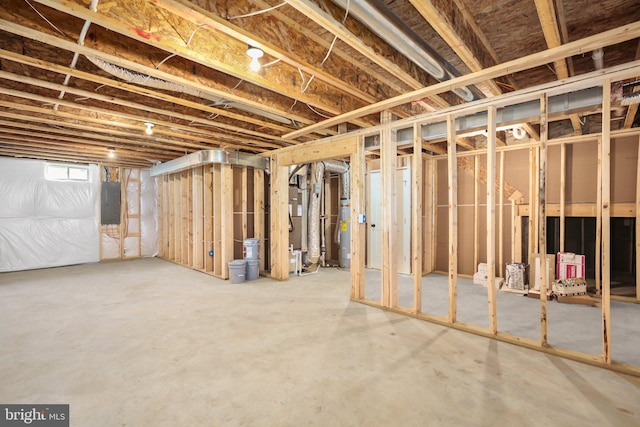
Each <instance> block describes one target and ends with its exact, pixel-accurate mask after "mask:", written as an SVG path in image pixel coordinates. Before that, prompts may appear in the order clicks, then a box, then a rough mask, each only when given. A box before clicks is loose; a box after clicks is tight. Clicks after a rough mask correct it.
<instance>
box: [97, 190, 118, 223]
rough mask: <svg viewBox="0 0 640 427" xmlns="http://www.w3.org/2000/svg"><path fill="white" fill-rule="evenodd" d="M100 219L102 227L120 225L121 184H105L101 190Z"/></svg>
mask: <svg viewBox="0 0 640 427" xmlns="http://www.w3.org/2000/svg"><path fill="white" fill-rule="evenodd" d="M100 218H101V223H102V225H107V224H120V183H119V182H106V181H105V182H103V183H102V187H101V189H100Z"/></svg>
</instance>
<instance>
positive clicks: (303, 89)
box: [298, 0, 351, 117]
mask: <svg viewBox="0 0 640 427" xmlns="http://www.w3.org/2000/svg"><path fill="white" fill-rule="evenodd" d="M350 4H351V2H350V0H347V8H346V9H345V11H344V17H343V18H342V24H343V25H344V23H345V22H347V17H348V16H349V6H350ZM336 41H338V36H337V35H335V36H333V40H332V41H331V44H330V45H329V49H328V50H327V54H326V55H325V56H324V59H323V60H322V62H320V65H319V66H318V68H322V66H323V65H324V63H325V62H327V59H329V55H331V51H332V50H333V47H334V46H335V44H336ZM298 72H300V75H301V76H302V71H300V68H298ZM314 77H315V74H313V75H311V77H310V78H309V81H307V83H306V84H305V85H304V87H303V88H302V90H301V93H305V92H306V91H307V89H308V88H309V85H310V84H311V82H312V81H313V79H314ZM302 82H303V84H304V77H303V79H302ZM316 114H319V113H317V112H316ZM319 115H322V114H319ZM323 117H325V116H323Z"/></svg>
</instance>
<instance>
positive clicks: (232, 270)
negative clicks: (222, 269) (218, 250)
mask: <svg viewBox="0 0 640 427" xmlns="http://www.w3.org/2000/svg"><path fill="white" fill-rule="evenodd" d="M246 270H247V261H245V260H243V259H234V260H233V261H229V282H231V283H242V282H244V278H245V275H246Z"/></svg>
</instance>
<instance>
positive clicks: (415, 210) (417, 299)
mask: <svg viewBox="0 0 640 427" xmlns="http://www.w3.org/2000/svg"><path fill="white" fill-rule="evenodd" d="M422 162H423V160H422V136H421V135H420V125H419V124H417V123H416V124H414V125H413V156H412V165H411V173H412V174H413V177H412V180H413V185H412V187H413V188H412V191H411V197H412V199H413V200H412V203H411V207H412V212H411V228H412V230H411V260H412V265H411V273H412V274H413V312H414V313H420V312H421V311H422V291H421V290H422V236H423V234H422V226H423V224H422V197H423V194H422V187H423V186H422Z"/></svg>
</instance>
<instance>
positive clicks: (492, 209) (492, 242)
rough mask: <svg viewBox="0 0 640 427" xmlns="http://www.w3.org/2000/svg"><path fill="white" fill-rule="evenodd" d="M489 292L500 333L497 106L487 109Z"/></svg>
mask: <svg viewBox="0 0 640 427" xmlns="http://www.w3.org/2000/svg"><path fill="white" fill-rule="evenodd" d="M487 113H488V114H487V270H488V271H487V292H488V301H489V332H491V333H492V334H497V333H498V317H497V308H496V287H495V280H496V270H495V268H496V185H495V182H496V107H495V106H493V105H492V106H491V107H489V108H488V109H487Z"/></svg>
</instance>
